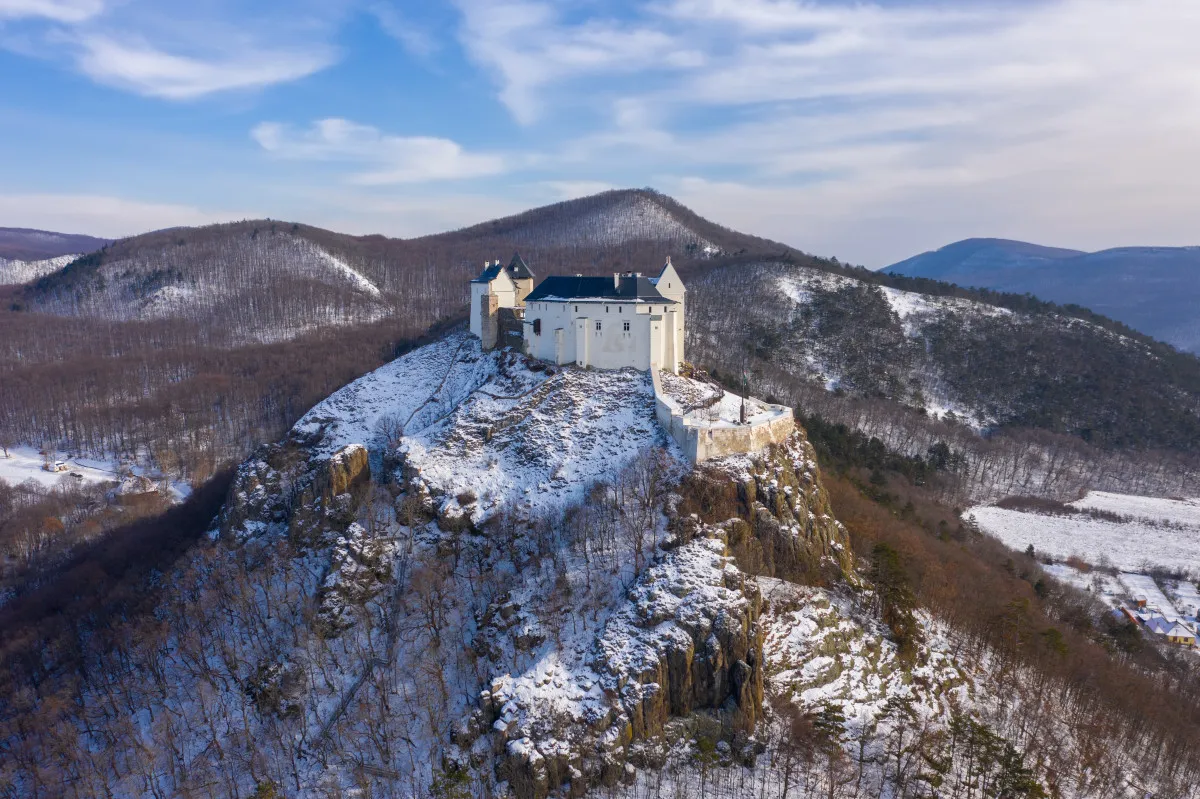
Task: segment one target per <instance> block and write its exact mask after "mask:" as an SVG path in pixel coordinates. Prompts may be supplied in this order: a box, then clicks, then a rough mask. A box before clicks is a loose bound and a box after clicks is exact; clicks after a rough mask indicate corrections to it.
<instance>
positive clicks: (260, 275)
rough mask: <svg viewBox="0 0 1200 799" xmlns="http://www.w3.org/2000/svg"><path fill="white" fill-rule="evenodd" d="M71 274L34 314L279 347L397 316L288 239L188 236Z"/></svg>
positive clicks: (331, 263) (366, 285) (344, 272)
mask: <svg viewBox="0 0 1200 799" xmlns="http://www.w3.org/2000/svg"><path fill="white" fill-rule="evenodd" d="M68 272H69V274H68V273H63V274H62V275H61V276H59V278H58V279H57V280H55V281H54V282H52V283H49V284H46V285H45V287H40V288H39V290H38V291H37V292H35V293H33V294H32V295H31V300H32V302H31V304H32V305H33V307H34V308H36V309H37V310H40V311H44V312H48V313H53V314H59V315H65V316H79V317H90V318H95V319H105V320H109V321H119V322H120V321H132V320H151V319H173V320H183V321H194V322H202V323H204V324H205V325H206V326H209V327H211V328H214V329H216V330H226V331H228V332H229V333H230V334H231V338H232V340H233V342H234V343H247V342H271V341H279V340H284V339H288V338H292V337H294V336H296V335H298V334H300V333H303V332H305V331H308V330H311V329H313V328H316V327H323V326H331V325H348V324H361V323H367V322H372V321H375V320H377V319H380V318H382V317H384V316H385V315H387V314H389V313H390V312H391V308H390V305H389V303H388V302H387V301H386V299H385V298H384V297H383V295H382V292H381V291H380V289H379V287H377V286H376V285H375V284H374V283H373V282H372V281H371V280H370V279H368V278H367V277H365V276H364V275H362V274H361V273H359V272H358V271H356V270H355V269H354V268H352V267H351V266H350V265H349V264H347V263H346V262H345V261H344V260H342V259H340V258H337V257H336V256H334V255H332V254H330V253H329V252H327V251H325V250H323V249H322V248H320V247H319V246H317V245H316V244H314V243H312V242H311V241H308V240H307V239H304V238H302V237H299V236H294V235H291V234H287V233H277V234H263V235H257V236H246V237H226V238H219V239H204V240H195V241H193V240H189V239H184V238H181V239H180V240H179V241H177V242H175V243H172V244H170V245H168V246H164V247H160V248H157V249H151V248H140V249H137V250H136V251H133V252H130V253H118V254H113V255H108V256H105V257H103V258H96V259H93V258H89V259H84V260H83V261H80V262H78V263H76V264H75V265H74V266H72V268H71V270H68ZM40 285H41V284H39V286H40Z"/></svg>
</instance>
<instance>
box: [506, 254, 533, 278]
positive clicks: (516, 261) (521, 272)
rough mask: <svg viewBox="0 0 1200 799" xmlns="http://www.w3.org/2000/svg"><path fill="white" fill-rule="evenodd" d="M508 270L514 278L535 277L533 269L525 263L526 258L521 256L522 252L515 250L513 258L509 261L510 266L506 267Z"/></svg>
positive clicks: (509, 274)
mask: <svg viewBox="0 0 1200 799" xmlns="http://www.w3.org/2000/svg"><path fill="white" fill-rule="evenodd" d="M504 271H506V272H508V276H509V277H511V278H512V279H513V280H521V279H522V278H529V279H530V280H532V279H533V277H534V274H533V270H532V269H530V268H529V265H528V264H527V263H525V259H524V258H522V257H521V253H519V252H514V253H513V257H512V260H511V261H509V262H508V266H506V267H505V268H504Z"/></svg>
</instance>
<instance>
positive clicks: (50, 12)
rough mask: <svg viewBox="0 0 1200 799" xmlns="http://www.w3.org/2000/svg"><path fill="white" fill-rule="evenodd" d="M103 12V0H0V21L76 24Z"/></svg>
mask: <svg viewBox="0 0 1200 799" xmlns="http://www.w3.org/2000/svg"><path fill="white" fill-rule="evenodd" d="M103 10H104V0H0V20H4V19H30V18H33V19H38V18H40V19H48V20H53V21H54V22H66V23H77V22H83V21H84V20H87V19H91V18H92V17H95V16H97V15H99V14H100V12H102V11H103Z"/></svg>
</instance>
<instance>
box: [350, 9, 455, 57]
mask: <svg viewBox="0 0 1200 799" xmlns="http://www.w3.org/2000/svg"><path fill="white" fill-rule="evenodd" d="M367 9H368V11H369V12H370V13H371V14H372V15H373V16H374V17H375V19H376V21H378V23H379V27H380V28H382V29H383V32H384V33H386V34H387V35H388V36H391V37H392V38H393V39H395V40H396V41H397V42H399V43H400V46H401V47H403V48H404V49H405V50H406V51H407V52H408V54H409V55H411V56H413V57H414V58H417V59H420V60H425V59H428V58H430V57H431V56H433V54H434V53H436V52H437V51H438V50H439V49H440V44H439V42H438V40H437V38H436V37H435V36H434V34H433V33H432V32H431V31H430V30H429V29H428V28H426V27H425V26H423V25H421V24H420V23H418V22H417V21H415V20H414V19H412V18H411V17H410V16H408V15H407V14H404V13H402V12H401V11H400V10H399V9H398V8H397V7H396V5H395V4H394V3H385V2H373V3H371V4H370V5H369V6H368V7H367Z"/></svg>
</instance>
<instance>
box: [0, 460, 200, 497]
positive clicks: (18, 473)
mask: <svg viewBox="0 0 1200 799" xmlns="http://www.w3.org/2000/svg"><path fill="white" fill-rule="evenodd" d="M8 452H9V454H10V455H11V456H12V457H11V458H5V457H4V455H3V453H0V480H3V481H4V482H6V483H8V484H9V485H20V484H21V483H24V482H25V481H26V480H33V481H34V482H35V483H37V484H38V485H41V486H43V487H45V488H53V487H54V486H57V485H63V484H66V485H79V484H88V485H98V484H101V483H110V484H112V485H114V486H116V485H118V484H121V483H122V482H123V481H122V479H121V477H120V476H119V475H118V474H117V466H118V464H116V463H114V462H111V461H105V460H98V459H95V458H68V457H67V455H66V454H65V453H62V452H60V453H58V454H56V455H55V456H54V460H55V461H63V462H64V463H66V464H67V470H66V471H64V472H48V471H46V470H45V469H43V468H42V462H43V460H44V459H43V458H42V455H41V453H39V452H38V451H37V450H36V449H34V448H33V447H10V448H9V450H8ZM122 468H123V469H124V471H125V472H126V474H127V476H128V475H130V474H132V475H134V476H135V477H148V478H150V479H151V480H155V481H158V480H159V479H160V475H159V474H158V473H156V472H155V471H153V470H151V469H146V468H144V467H141V466H130V465H128V464H125V465H124V466H123V467H122ZM75 475H79V476H78V477H76V476H75ZM137 485H138V484H137V483H136V481H134V482H127V483H125V485H122V486H121V487H120V488H119V489H118V490H126V487H127V486H133V487H134V490H135V491H136V490H138V489H137ZM170 490H171V497H172V499H173V500H174V501H175V502H182V501H183V500H185V499H187V498H188V497H189V496H190V495H191V493H192V487H191V485H189V484H188V483H185V482H181V481H172V482H171V483H170Z"/></svg>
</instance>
